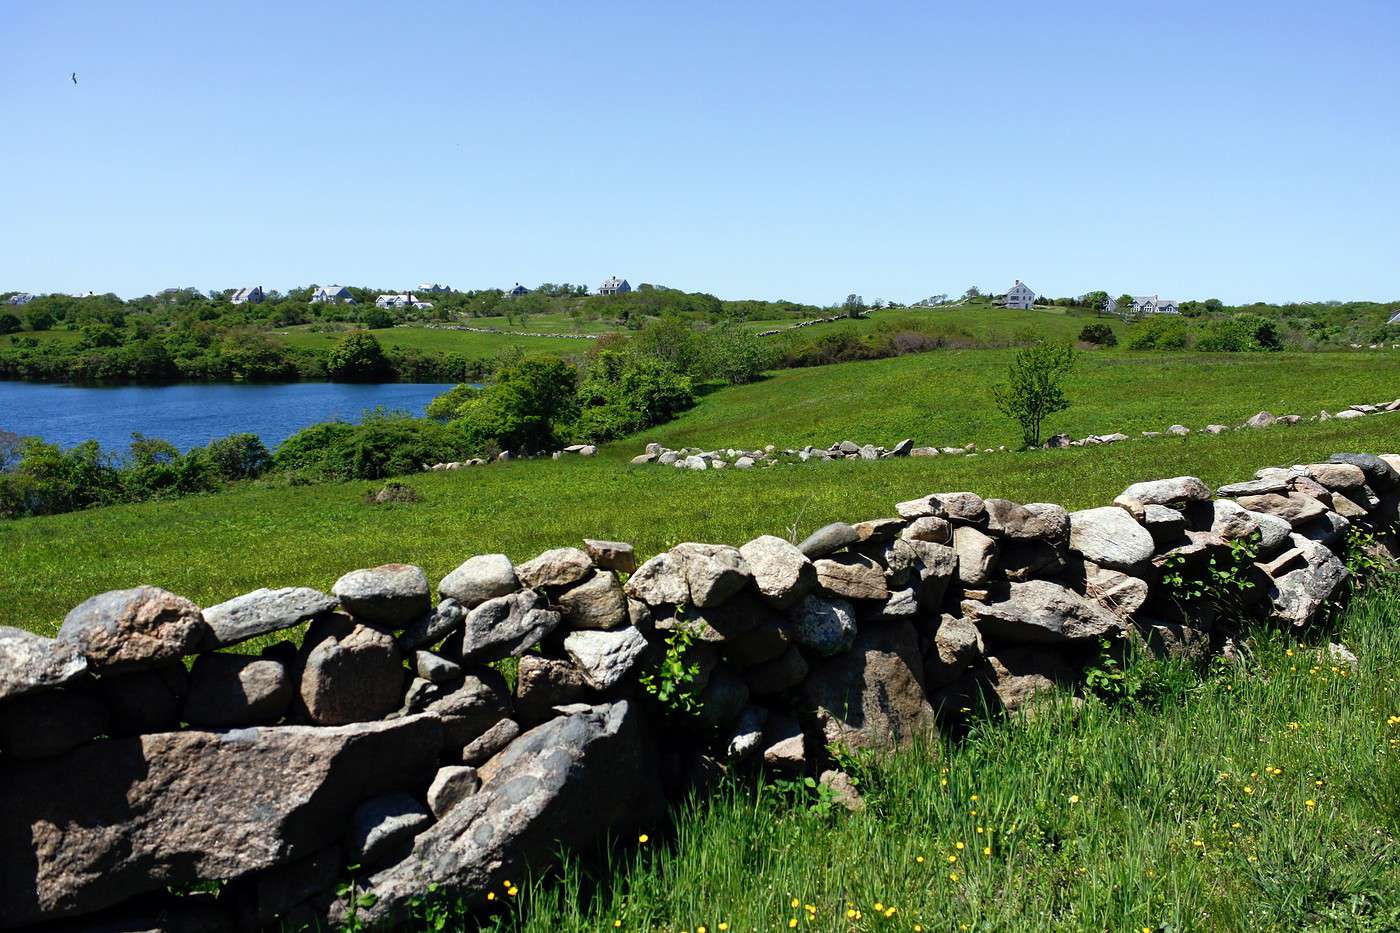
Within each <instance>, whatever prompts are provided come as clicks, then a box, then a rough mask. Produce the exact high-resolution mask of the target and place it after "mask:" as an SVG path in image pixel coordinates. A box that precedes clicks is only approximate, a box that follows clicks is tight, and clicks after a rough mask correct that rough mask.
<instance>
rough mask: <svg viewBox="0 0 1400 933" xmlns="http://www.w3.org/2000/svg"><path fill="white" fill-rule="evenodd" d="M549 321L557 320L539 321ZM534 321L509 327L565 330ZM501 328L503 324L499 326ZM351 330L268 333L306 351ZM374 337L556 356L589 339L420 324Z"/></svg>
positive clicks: (439, 349) (410, 344)
mask: <svg viewBox="0 0 1400 933" xmlns="http://www.w3.org/2000/svg"><path fill="white" fill-rule="evenodd" d="M470 323H471V326H473V327H489V326H494V325H489V324H479V323H477V322H476V321H472V322H470ZM540 323H541V324H545V325H547V324H550V323H555V324H557V323H558V322H540ZM535 324H536V322H534V321H530V322H529V323H528V324H526V325H524V326H521V325H516V326H515V327H512V328H510V329H511V330H528V331H539V332H540V333H545V332H548V331H552V330H558V331H561V332H563V333H568V331H567V330H565V329H563V328H557V327H553V328H552V327H548V326H540V327H536V326H535ZM501 326H502V327H503V328H504V327H505V325H501ZM351 329H353V328H352V327H351V326H350V325H346V326H344V327H343V328H327V327H325V325H321V329H317V330H311V329H310V328H309V327H307V326H302V327H287V328H281V329H279V330H274V331H272V332H271V336H272V337H274V338H275V339H277V340H280V341H281V342H283V343H285V344H287V345H288V346H291V347H304V348H306V349H309V350H329V349H331V348H332V347H334V346H335V345H336V343H337V341H339V340H340V339H341V337H343V336H344V335H345V332H346V331H348V330H351ZM371 333H373V334H374V338H375V339H376V340H378V341H379V344H380V346H382V347H384V349H386V350H391V349H394V348H396V347H397V348H402V349H406V350H419V351H421V352H424V353H461V354H464V355H466V356H469V357H477V358H483V357H492V356H495V355H497V354H498V353H500V352H502V351H504V350H507V349H510V348H512V347H519V348H520V349H521V350H523V351H524V352H526V353H528V354H536V353H556V354H560V355H570V354H574V353H583V352H585V351H586V350H587V349H588V347H589V345H590V344H591V343H592V341H590V340H582V339H579V338H577V337H565V336H560V337H521V336H517V335H515V334H483V333H479V332H476V331H465V330H450V329H448V328H445V327H423V326H418V325H406V326H402V327H390V328H384V329H382V330H375V331H371Z"/></svg>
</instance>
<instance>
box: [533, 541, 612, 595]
mask: <svg viewBox="0 0 1400 933" xmlns="http://www.w3.org/2000/svg"><path fill="white" fill-rule="evenodd" d="M592 570H593V559H592V558H591V557H589V556H588V553H587V552H586V551H583V550H581V549H579V548H576V547H560V548H554V549H553V550H551V551H545V552H544V553H543V554H541V555H540V556H539V557H536V558H535V559H534V560H529V561H526V562H525V563H523V564H521V565H520V566H519V567H516V568H515V575H516V576H517V577H519V578H520V582H521V583H523V584H524V585H525V586H527V587H529V588H531V589H537V590H538V589H544V588H545V587H564V586H573V585H574V584H575V583H577V582H579V581H580V580H582V579H583V578H584V577H586V576H588V574H589V573H591V572H592Z"/></svg>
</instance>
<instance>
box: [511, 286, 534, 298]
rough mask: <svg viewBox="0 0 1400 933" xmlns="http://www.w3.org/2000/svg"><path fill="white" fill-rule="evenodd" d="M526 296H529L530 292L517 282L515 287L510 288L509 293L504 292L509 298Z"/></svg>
mask: <svg viewBox="0 0 1400 933" xmlns="http://www.w3.org/2000/svg"><path fill="white" fill-rule="evenodd" d="M528 294H530V290H529V289H528V288H526V287H525V286H524V285H521V284H520V283H519V282H516V283H515V287H514V288H512V289H511V290H510V291H508V292H506V296H507V297H510V298H519V297H520V296H521V295H528Z"/></svg>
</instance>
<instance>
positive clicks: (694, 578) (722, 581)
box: [671, 542, 753, 609]
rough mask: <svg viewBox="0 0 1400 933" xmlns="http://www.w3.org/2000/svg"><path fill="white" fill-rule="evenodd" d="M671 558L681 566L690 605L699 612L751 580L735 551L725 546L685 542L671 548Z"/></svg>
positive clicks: (717, 603)
mask: <svg viewBox="0 0 1400 933" xmlns="http://www.w3.org/2000/svg"><path fill="white" fill-rule="evenodd" d="M671 554H672V555H673V556H674V557H676V558H678V559H679V560H680V562H681V567H682V568H683V570H684V573H685V580H686V586H687V589H688V590H689V593H690V602H691V603H692V604H693V605H695V606H699V607H700V608H702V609H704V608H708V607H711V606H718V605H719V604H721V603H723V602H724V601H725V600H726V599H728V598H729V597H731V596H733V595H734V594H735V593H737V592H739V591H740V590H741V589H743V588H744V586H745V584H747V583H748V582H749V581H750V580H751V579H753V574H752V572H751V571H750V570H749V565H748V562H747V561H745V560H744V557H743V555H742V554H740V553H739V549H738V548H736V547H730V546H729V545H727V544H696V543H693V542H687V543H685V544H677V545H676V546H675V547H673V548H671Z"/></svg>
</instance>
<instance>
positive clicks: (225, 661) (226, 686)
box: [184, 652, 398, 728]
mask: <svg viewBox="0 0 1400 933" xmlns="http://www.w3.org/2000/svg"><path fill="white" fill-rule="evenodd" d="M296 692H297V688H296V681H295V679H294V678H293V677H292V672H291V671H289V670H287V666H286V665H285V664H283V663H282V662H281V661H279V660H277V659H275V658H259V657H251V656H248V655H242V654H224V653H222V652H215V653H210V654H202V655H200V656H199V657H198V658H197V659H195V662H194V667H193V668H191V669H190V680H189V695H188V696H187V697H186V698H185V711H184V720H185V722H188V723H190V724H191V725H193V726H205V727H213V728H228V727H231V726H253V725H270V724H272V723H275V722H277V720H279V719H281V718H282V715H283V714H284V713H286V711H287V708H288V707H289V706H291V704H292V700H293V699H294V698H295V697H296ZM394 701H395V703H397V702H398V698H397V696H395V700H394Z"/></svg>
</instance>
